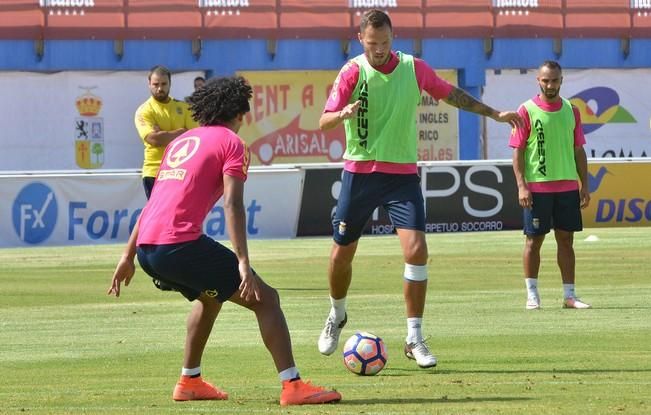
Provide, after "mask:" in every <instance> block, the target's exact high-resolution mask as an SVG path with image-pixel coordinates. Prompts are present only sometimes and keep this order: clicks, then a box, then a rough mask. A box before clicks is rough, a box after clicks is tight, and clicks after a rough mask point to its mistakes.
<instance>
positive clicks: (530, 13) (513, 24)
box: [493, 0, 563, 38]
mask: <svg viewBox="0 0 651 415" xmlns="http://www.w3.org/2000/svg"><path fill="white" fill-rule="evenodd" d="M562 7H563V4H562V1H561V0H540V1H539V2H538V3H537V6H535V7H494V8H493V13H494V15H495V32H494V33H495V37H535V38H559V37H561V36H562V33H563V9H562Z"/></svg>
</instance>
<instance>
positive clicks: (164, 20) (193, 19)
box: [126, 0, 202, 39]
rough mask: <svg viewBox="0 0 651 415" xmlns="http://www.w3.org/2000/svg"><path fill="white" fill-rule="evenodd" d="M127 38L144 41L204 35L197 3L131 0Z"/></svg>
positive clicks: (194, 1) (128, 12) (188, 1)
mask: <svg viewBox="0 0 651 415" xmlns="http://www.w3.org/2000/svg"><path fill="white" fill-rule="evenodd" d="M127 4H128V6H127V13H126V16H127V19H126V20H127V21H126V27H127V35H128V36H129V37H130V38H142V39H194V38H199V37H200V35H201V27H202V15H201V13H202V11H201V9H200V8H199V6H198V4H197V1H196V0H128V1H127Z"/></svg>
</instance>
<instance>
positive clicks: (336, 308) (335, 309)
mask: <svg viewBox="0 0 651 415" xmlns="http://www.w3.org/2000/svg"><path fill="white" fill-rule="evenodd" d="M330 304H332V308H331V309H330V315H331V316H334V318H335V321H342V320H343V319H344V317H345V316H346V297H344V298H340V299H338V300H335V299H334V298H332V297H330Z"/></svg>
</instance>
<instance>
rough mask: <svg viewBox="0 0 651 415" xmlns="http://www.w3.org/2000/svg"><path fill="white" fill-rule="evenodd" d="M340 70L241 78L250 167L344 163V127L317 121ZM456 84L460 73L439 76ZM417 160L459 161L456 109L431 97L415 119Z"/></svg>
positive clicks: (242, 132) (263, 73) (255, 73)
mask: <svg viewBox="0 0 651 415" xmlns="http://www.w3.org/2000/svg"><path fill="white" fill-rule="evenodd" d="M337 73H338V72H337V71H247V72H240V73H239V75H241V76H243V77H244V78H246V79H247V80H248V81H249V83H251V85H252V86H253V98H252V99H251V112H249V113H248V114H247V116H246V120H245V123H244V125H243V126H242V128H241V130H240V132H239V134H240V136H242V137H243V138H244V139H245V140H246V141H247V143H248V144H249V147H250V148H251V153H252V155H253V157H252V160H251V161H252V164H254V165H260V164H262V165H269V164H273V163H320V162H337V161H341V160H343V159H342V157H343V154H344V150H345V147H346V137H345V133H344V128H343V125H340V126H338V127H337V128H335V129H332V130H329V131H321V130H320V129H319V118H320V117H321V114H322V112H323V108H324V106H325V102H326V100H327V97H328V95H329V94H330V90H331V88H332V83H333V82H334V81H335V78H336V77H337ZM438 74H439V76H440V77H441V78H443V79H445V80H447V81H448V82H450V83H452V84H453V85H456V84H457V73H456V71H453V70H443V71H440V72H438ZM415 121H416V123H417V126H418V142H419V147H418V157H419V160H453V159H457V158H458V141H459V129H458V110H457V109H456V108H454V107H451V106H449V105H441V106H439V103H438V102H437V101H436V100H434V99H433V98H431V97H430V96H429V95H428V94H427V93H423V95H422V97H421V105H420V106H419V110H418V114H417V119H416V120H415Z"/></svg>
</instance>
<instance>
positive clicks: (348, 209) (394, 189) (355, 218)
mask: <svg viewBox="0 0 651 415" xmlns="http://www.w3.org/2000/svg"><path fill="white" fill-rule="evenodd" d="M378 206H382V207H384V209H385V210H386V211H387V213H388V214H389V218H390V219H391V223H392V224H393V226H394V227H396V228H403V229H415V230H419V231H423V232H425V205H424V202H423V193H422V191H421V188H420V177H419V176H418V175H417V174H387V173H351V172H349V171H344V174H343V176H342V178H341V192H340V194H339V200H338V202H337V210H336V211H335V216H334V219H333V220H332V225H333V238H334V240H335V242H336V243H337V244H339V245H348V244H350V243H351V242H355V241H356V240H358V239H359V237H360V236H361V235H362V231H363V230H364V227H365V226H366V223H367V222H368V219H369V218H370V217H371V214H372V213H373V211H374V210H375V209H376V208H377V207H378Z"/></svg>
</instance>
